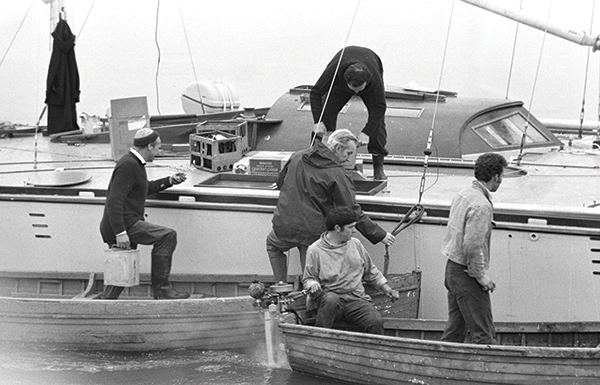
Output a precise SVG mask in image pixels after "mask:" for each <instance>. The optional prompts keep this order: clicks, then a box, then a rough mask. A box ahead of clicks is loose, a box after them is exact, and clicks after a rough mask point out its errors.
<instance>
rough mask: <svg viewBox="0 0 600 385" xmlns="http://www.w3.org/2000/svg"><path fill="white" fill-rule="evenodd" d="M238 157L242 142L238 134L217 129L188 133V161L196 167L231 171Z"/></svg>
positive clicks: (240, 154) (239, 156) (240, 157)
mask: <svg viewBox="0 0 600 385" xmlns="http://www.w3.org/2000/svg"><path fill="white" fill-rule="evenodd" d="M240 159H242V143H241V137H240V136H239V135H233V134H230V133H227V132H224V131H219V130H214V131H205V132H200V133H197V134H191V135H190V162H191V164H193V165H194V166H195V167H197V168H200V169H203V170H207V171H211V172H224V171H231V170H233V165H234V164H235V162H237V161H238V160H240Z"/></svg>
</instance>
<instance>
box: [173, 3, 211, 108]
mask: <svg viewBox="0 0 600 385" xmlns="http://www.w3.org/2000/svg"><path fill="white" fill-rule="evenodd" d="M177 6H178V7H179V17H180V19H181V25H182V26H183V35H184V36H185V43H186V45H187V49H188V55H190V62H191V63H192V72H193V73H194V80H195V81H196V88H197V89H198V96H199V98H200V106H201V107H202V114H206V111H205V110H204V103H202V92H200V84H198V76H197V75H196V66H195V65H194V57H193V56H192V48H191V47H190V40H189V39H188V35H187V29H186V28H185V22H184V20H183V13H182V12H181V3H180V2H179V1H177Z"/></svg>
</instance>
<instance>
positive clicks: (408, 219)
mask: <svg viewBox="0 0 600 385" xmlns="http://www.w3.org/2000/svg"><path fill="white" fill-rule="evenodd" d="M455 3H456V2H455V1H454V0H453V1H452V6H451V8H450V21H449V22H448V29H447V31H446V41H445V43H444V53H443V55H442V65H441V67H440V76H439V78H438V86H437V91H436V96H435V104H434V109H433V118H432V120H431V128H430V129H429V136H428V137H427V147H426V148H425V150H424V151H423V153H424V154H425V157H424V158H423V174H422V175H421V181H420V183H419V200H418V203H417V204H416V205H414V206H413V207H411V208H410V209H409V210H408V211H407V212H406V214H404V217H403V218H402V220H401V221H400V222H399V223H398V224H397V225H396V227H395V228H394V229H393V230H392V232H391V234H392V235H393V236H396V235H398V234H399V233H400V232H401V231H403V230H404V229H406V228H407V227H409V226H410V225H412V224H413V223H415V222H418V221H419V220H421V218H422V217H423V215H424V214H425V208H424V207H423V205H422V204H421V200H422V198H423V194H424V193H425V191H427V190H429V189H430V188H432V187H433V186H434V185H435V184H436V183H437V181H438V180H439V168H438V174H437V177H436V180H435V181H434V182H433V183H432V184H431V185H430V186H429V187H427V188H425V179H426V175H427V167H428V165H429V157H430V155H431V154H432V153H433V151H432V150H431V147H432V146H434V147H435V144H434V140H433V137H434V128H435V118H436V115H437V107H438V104H439V101H440V92H441V89H442V78H443V75H444V67H445V64H446V56H447V53H448V42H449V40H450V31H451V29H452V19H453V16H454V5H455ZM436 154H437V150H436ZM438 167H439V163H438ZM389 264H390V253H389V246H387V245H386V246H385V254H384V255H383V275H384V276H387V273H388V270H389ZM414 264H415V266H418V265H417V255H416V253H415V254H414Z"/></svg>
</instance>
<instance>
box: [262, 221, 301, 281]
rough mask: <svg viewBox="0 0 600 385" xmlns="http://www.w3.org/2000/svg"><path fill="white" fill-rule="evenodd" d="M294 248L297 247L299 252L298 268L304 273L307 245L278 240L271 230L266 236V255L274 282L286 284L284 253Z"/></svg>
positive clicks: (285, 258)
mask: <svg viewBox="0 0 600 385" xmlns="http://www.w3.org/2000/svg"><path fill="white" fill-rule="evenodd" d="M294 247H297V248H298V251H299V252H300V266H301V267H302V272H304V266H305V265H306V250H307V249H308V245H302V244H298V243H294V242H288V241H285V240H282V239H279V238H278V237H277V234H275V231H274V230H271V232H270V233H269V235H268V236H267V255H268V256H269V262H271V269H273V276H274V277H275V282H287V275H288V263H287V256H286V255H285V252H286V251H288V250H290V249H292V248H294Z"/></svg>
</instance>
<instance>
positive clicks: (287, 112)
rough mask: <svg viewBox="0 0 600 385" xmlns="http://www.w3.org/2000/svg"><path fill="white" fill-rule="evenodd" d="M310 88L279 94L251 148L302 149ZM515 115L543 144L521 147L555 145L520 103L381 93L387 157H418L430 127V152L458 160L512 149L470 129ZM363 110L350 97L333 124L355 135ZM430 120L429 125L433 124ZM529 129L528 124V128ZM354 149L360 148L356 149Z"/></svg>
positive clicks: (308, 121) (309, 124) (306, 139)
mask: <svg viewBox="0 0 600 385" xmlns="http://www.w3.org/2000/svg"><path fill="white" fill-rule="evenodd" d="M309 92H310V88H309V87H306V86H303V87H297V88H294V89H292V90H290V92H288V93H286V94H284V95H282V96H281V97H280V98H279V99H278V100H277V101H276V102H275V104H274V105H273V106H272V108H271V109H270V111H269V113H268V115H267V118H269V119H281V120H282V123H281V124H280V125H278V126H277V127H271V128H266V129H264V130H262V129H261V131H260V132H259V133H258V134H257V138H258V140H257V149H258V150H272V151H284V150H285V151H298V150H301V149H304V148H306V147H308V145H309V142H310V133H311V131H312V128H313V122H312V114H311V112H310V104H309ZM512 114H517V115H520V116H521V117H522V120H523V121H524V120H525V119H527V118H528V119H529V120H530V127H529V128H528V129H531V130H532V131H533V130H535V131H538V132H540V134H541V136H543V137H544V142H543V143H535V144H534V143H531V144H528V145H526V147H543V146H556V145H559V144H560V141H559V140H558V139H557V138H556V137H555V136H554V135H553V134H552V133H551V132H550V131H548V130H547V129H546V127H544V126H543V124H541V123H540V122H539V121H538V120H537V119H536V118H535V117H534V116H533V115H531V114H530V113H529V112H528V111H527V110H526V109H525V108H524V107H523V103H522V102H521V101H513V100H506V99H483V98H464V97H443V98H441V99H440V101H439V102H438V103H436V102H435V98H433V97H432V96H431V94H429V95H422V96H421V97H419V96H418V95H415V93H408V95H403V94H402V93H397V92H390V93H388V97H387V111H386V129H387V132H388V144H387V148H388V151H389V153H390V155H411V156H421V155H423V152H424V150H425V149H426V147H427V139H428V137H429V133H430V130H431V128H432V125H433V135H434V144H433V146H432V151H433V154H432V155H433V156H436V157H448V158H462V157H463V156H465V155H469V154H479V153H484V152H489V151H505V150H515V149H518V147H519V146H518V145H517V144H513V145H502V146H500V147H498V146H496V147H495V146H493V145H490V143H488V142H486V140H485V139H484V138H482V136H481V134H478V133H477V132H476V130H475V128H477V127H481V126H483V125H485V124H487V123H489V122H492V121H495V120H498V119H501V118H503V117H507V116H510V115H512ZM366 119H367V111H366V108H365V106H364V104H363V103H362V100H361V99H360V98H358V97H354V98H352V99H351V100H350V101H349V102H348V105H347V106H346V107H345V108H344V109H343V110H342V112H341V113H340V114H339V115H338V122H337V127H338V128H348V129H350V130H351V131H352V132H354V133H355V134H358V133H359V132H360V130H361V129H362V128H363V127H364V124H365V123H366ZM433 122H435V123H433ZM532 127H534V128H532ZM359 152H365V149H362V150H361V151H359Z"/></svg>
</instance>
